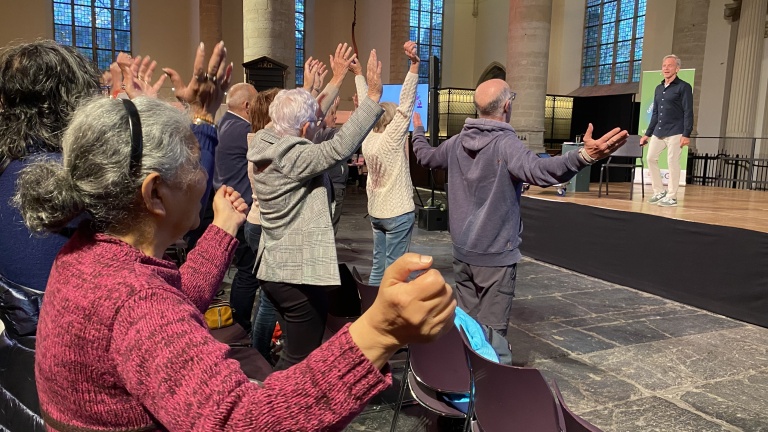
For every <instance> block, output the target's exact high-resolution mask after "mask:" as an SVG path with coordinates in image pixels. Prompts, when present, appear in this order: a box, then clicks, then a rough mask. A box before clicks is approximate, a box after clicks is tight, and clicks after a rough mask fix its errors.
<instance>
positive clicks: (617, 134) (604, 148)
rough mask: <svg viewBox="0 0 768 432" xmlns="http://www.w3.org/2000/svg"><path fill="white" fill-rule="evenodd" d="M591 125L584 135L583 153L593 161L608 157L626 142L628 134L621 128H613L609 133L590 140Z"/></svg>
mask: <svg viewBox="0 0 768 432" xmlns="http://www.w3.org/2000/svg"><path fill="white" fill-rule="evenodd" d="M592 130H593V127H592V123H590V124H589V127H587V132H586V133H585V134H584V151H586V152H587V154H588V155H589V156H590V157H592V158H593V159H596V160H599V159H602V158H604V157H607V156H609V155H610V154H611V153H613V152H615V151H616V150H618V149H619V148H620V147H621V146H623V145H624V144H625V143H626V142H627V137H628V136H629V133H628V132H627V131H625V130H621V128H613V130H611V131H610V132H608V133H607V134H605V135H603V136H602V137H600V139H593V138H592Z"/></svg>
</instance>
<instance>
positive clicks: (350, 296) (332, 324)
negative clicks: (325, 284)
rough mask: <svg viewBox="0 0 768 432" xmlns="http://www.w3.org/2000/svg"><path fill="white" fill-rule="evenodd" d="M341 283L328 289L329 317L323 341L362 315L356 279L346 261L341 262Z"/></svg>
mask: <svg viewBox="0 0 768 432" xmlns="http://www.w3.org/2000/svg"><path fill="white" fill-rule="evenodd" d="M339 276H340V279H341V285H340V286H338V287H336V288H333V289H331V290H329V291H328V317H327V318H326V322H325V334H324V335H323V341H326V340H328V339H330V338H331V336H333V335H334V334H336V333H338V331H339V330H341V329H342V328H344V326H345V325H347V324H348V323H351V322H354V321H355V320H356V319H357V318H358V317H360V315H361V310H360V309H361V308H360V295H359V294H358V292H357V287H356V284H355V279H354V277H353V276H352V272H351V271H350V270H349V267H348V266H347V265H346V264H345V263H339Z"/></svg>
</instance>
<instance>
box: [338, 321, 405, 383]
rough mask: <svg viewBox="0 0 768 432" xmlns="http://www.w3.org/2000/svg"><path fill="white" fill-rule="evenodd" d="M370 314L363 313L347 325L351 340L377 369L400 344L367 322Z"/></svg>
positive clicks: (382, 365) (385, 362) (384, 363)
mask: <svg viewBox="0 0 768 432" xmlns="http://www.w3.org/2000/svg"><path fill="white" fill-rule="evenodd" d="M369 318H370V314H369V313H367V312H366V313H364V314H363V315H362V316H361V317H360V318H358V319H357V321H355V322H353V323H352V325H350V326H349V335H350V337H351V338H352V341H353V342H354V343H355V345H357V347H358V348H359V349H360V351H361V352H362V353H363V355H364V356H365V358H367V359H368V360H369V361H370V362H371V363H373V365H374V366H376V368H377V369H381V368H383V367H384V365H386V364H387V361H389V359H390V357H392V355H394V354H395V352H397V350H398V349H400V347H401V346H402V344H400V343H399V342H398V341H397V340H396V339H395V338H394V337H392V336H391V335H387V334H386V333H385V332H383V331H381V330H380V329H378V328H376V326H374V325H372V324H371V323H370V322H369Z"/></svg>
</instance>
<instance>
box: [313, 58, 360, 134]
mask: <svg viewBox="0 0 768 432" xmlns="http://www.w3.org/2000/svg"><path fill="white" fill-rule="evenodd" d="M330 58H331V60H330V61H331V63H330V64H331V71H332V72H333V77H331V80H330V81H329V82H328V85H327V86H325V89H323V92H322V93H320V95H319V96H317V103H318V104H319V105H320V111H321V113H320V114H319V115H318V119H322V118H324V117H325V115H326V114H328V110H330V109H331V106H332V105H333V101H334V100H335V99H336V96H338V95H339V89H340V88H341V84H342V83H343V82H344V77H346V76H347V72H348V71H349V66H350V65H351V64H352V62H353V61H356V60H357V55H356V54H355V53H354V51H353V50H352V47H351V46H348V45H347V44H346V43H345V44H339V45H338V46H337V47H336V52H335V53H334V54H333V55H331V56H330Z"/></svg>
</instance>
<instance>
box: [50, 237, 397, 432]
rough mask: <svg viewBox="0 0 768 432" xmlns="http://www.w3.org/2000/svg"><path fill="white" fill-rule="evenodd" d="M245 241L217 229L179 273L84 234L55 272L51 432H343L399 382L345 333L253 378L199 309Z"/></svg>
mask: <svg viewBox="0 0 768 432" xmlns="http://www.w3.org/2000/svg"><path fill="white" fill-rule="evenodd" d="M236 245H237V240H235V239H234V238H233V237H232V236H230V235H229V234H227V233H226V232H224V231H222V230H221V229H219V228H217V227H215V226H211V227H210V228H209V229H208V230H207V231H206V233H205V234H204V235H203V237H202V238H201V239H200V241H199V242H198V243H197V247H195V249H194V250H193V251H192V252H191V253H190V254H189V256H188V260H187V262H186V264H184V265H183V266H182V267H181V269H180V270H179V269H177V268H176V266H175V265H174V264H173V263H171V262H169V261H163V260H158V259H155V258H151V257H148V256H146V255H144V254H142V253H141V252H140V251H139V250H137V249H135V248H133V247H131V246H129V245H128V244H126V243H123V242H121V241H119V240H117V239H115V238H112V237H109V236H106V235H102V234H95V235H94V234H91V233H89V232H87V231H86V230H83V229H81V230H79V231H78V233H77V234H76V235H75V236H74V237H73V238H72V239H71V240H70V241H69V242H68V243H67V244H66V245H65V246H64V248H62V250H61V252H60V253H59V255H58V257H57V258H56V261H55V263H54V265H53V268H52V270H51V276H50V279H49V282H48V288H47V290H46V293H45V302H44V307H43V309H42V311H41V313H40V322H39V327H38V331H37V361H36V364H35V369H36V379H37V388H38V391H39V394H40V405H41V408H42V411H43V417H44V419H45V421H46V424H47V426H48V429H49V430H53V431H64V430H77V431H85V432H88V431H117V430H120V431H154V430H171V431H219V430H227V431H251V430H254V431H255V430H259V431H315V430H341V429H342V428H343V427H344V426H345V425H346V424H348V423H349V421H351V420H352V419H353V418H354V416H355V415H357V414H358V413H359V412H360V410H361V409H362V408H363V407H364V406H365V404H366V402H367V401H368V400H369V399H370V398H371V397H372V396H373V395H375V394H376V393H378V392H379V391H381V390H383V389H384V388H386V387H387V386H389V385H390V384H391V377H390V376H389V374H382V373H381V372H380V371H379V370H377V369H376V368H375V367H374V366H373V364H372V363H371V362H369V361H368V360H367V359H366V358H365V356H364V355H363V354H362V352H361V351H360V349H359V348H358V347H357V346H356V345H355V344H354V343H353V342H352V339H351V337H350V335H349V332H348V330H346V329H345V330H343V331H341V332H339V333H338V334H337V335H336V336H334V337H333V338H332V339H331V340H330V341H328V342H327V343H326V344H324V345H323V346H321V347H320V348H319V349H317V350H316V351H315V352H314V353H312V355H310V356H309V357H308V358H307V359H306V360H304V361H303V362H301V363H300V364H298V365H296V366H294V367H292V368H291V369H289V370H286V371H283V372H276V373H274V374H273V375H271V376H270V377H269V378H268V379H267V380H266V381H265V382H264V383H263V385H262V386H259V385H257V384H255V383H252V382H250V381H248V378H246V376H245V375H244V374H243V373H242V372H241V371H240V368H239V365H238V363H237V361H235V360H232V359H228V358H227V351H228V348H227V346H226V345H224V344H221V343H219V342H217V341H216V340H215V339H214V338H213V337H211V335H210V334H209V333H208V330H207V328H206V326H205V321H204V319H203V315H202V313H201V311H202V310H204V309H205V308H206V307H207V305H208V304H209V302H210V301H211V298H212V297H213V295H214V293H215V292H216V290H217V289H218V287H219V283H220V282H221V280H222V278H223V276H224V272H225V270H226V268H227V265H228V264H229V261H230V260H231V258H232V254H233V253H234V250H235V247H236Z"/></svg>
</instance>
